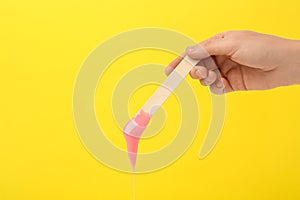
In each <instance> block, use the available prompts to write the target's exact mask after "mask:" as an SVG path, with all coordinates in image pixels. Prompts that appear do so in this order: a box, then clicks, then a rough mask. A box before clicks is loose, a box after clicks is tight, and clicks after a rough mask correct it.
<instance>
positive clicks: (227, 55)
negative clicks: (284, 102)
mask: <svg viewBox="0 0 300 200" xmlns="http://www.w3.org/2000/svg"><path fill="white" fill-rule="evenodd" d="M203 48H204V49H205V50H206V51H207V53H208V54H209V55H211V56H212V57H213V59H214V60H215V62H216V64H217V66H218V67H219V70H220V72H221V76H222V77H221V80H222V83H223V87H224V90H225V92H232V91H242V90H267V89H271V88H275V87H280V86H288V85H294V84H300V41H299V40H289V39H284V38H280V37H276V36H272V35H266V34H261V33H256V32H251V31H229V32H224V33H219V34H217V35H215V36H213V37H211V38H209V39H207V40H205V41H203V42H201V43H200V44H197V45H195V46H191V47H188V48H187V49H186V51H185V52H184V53H183V54H182V56H180V57H178V58H176V59H175V60H174V61H173V62H172V63H170V64H169V66H168V67H167V68H166V74H167V75H168V74H170V73H171V71H172V70H173V69H174V68H176V66H177V65H178V64H179V63H180V61H181V60H182V59H183V56H185V55H188V56H190V57H191V58H193V59H202V58H203V57H201V56H203V54H201V49H203ZM190 75H191V77H192V78H194V79H198V80H199V81H200V83H201V84H202V85H205V86H211V85H212V84H214V83H215V82H216V79H217V75H216V73H215V72H214V71H211V70H208V69H207V68H205V67H203V66H195V67H194V69H192V70H191V72H190Z"/></svg>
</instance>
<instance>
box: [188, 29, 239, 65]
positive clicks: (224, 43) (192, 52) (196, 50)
mask: <svg viewBox="0 0 300 200" xmlns="http://www.w3.org/2000/svg"><path fill="white" fill-rule="evenodd" d="M227 35H228V34H227V33H219V34H217V35H215V36H213V37H211V38H209V39H207V40H204V41H203V42H201V43H200V44H197V45H195V46H191V47H188V48H187V50H186V54H187V55H188V56H189V57H191V58H193V59H197V60H201V59H204V58H207V57H209V56H231V55H233V53H234V51H235V49H236V46H237V45H236V44H235V42H234V40H232V39H230V38H229V37H228V36H227Z"/></svg>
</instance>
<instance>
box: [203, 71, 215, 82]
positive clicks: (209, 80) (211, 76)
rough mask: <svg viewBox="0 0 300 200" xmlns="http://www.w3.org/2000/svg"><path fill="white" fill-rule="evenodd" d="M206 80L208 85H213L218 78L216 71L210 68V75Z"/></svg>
mask: <svg viewBox="0 0 300 200" xmlns="http://www.w3.org/2000/svg"><path fill="white" fill-rule="evenodd" d="M204 80H205V83H206V85H212V84H213V83H214V82H215V81H216V80H217V74H216V72H214V71H211V70H209V71H208V75H207V77H206V78H205V79H204Z"/></svg>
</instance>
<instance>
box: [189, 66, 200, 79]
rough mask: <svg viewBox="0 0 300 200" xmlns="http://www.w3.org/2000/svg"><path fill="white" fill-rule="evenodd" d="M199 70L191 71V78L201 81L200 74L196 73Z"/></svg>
mask: <svg viewBox="0 0 300 200" xmlns="http://www.w3.org/2000/svg"><path fill="white" fill-rule="evenodd" d="M196 71H197V69H196V68H195V67H193V69H191V71H190V76H191V77H192V78H193V79H199V76H198V74H197V73H196Z"/></svg>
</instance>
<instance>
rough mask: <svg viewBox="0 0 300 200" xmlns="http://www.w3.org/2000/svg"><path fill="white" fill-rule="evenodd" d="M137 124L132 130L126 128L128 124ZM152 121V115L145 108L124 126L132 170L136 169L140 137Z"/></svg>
mask: <svg viewBox="0 0 300 200" xmlns="http://www.w3.org/2000/svg"><path fill="white" fill-rule="evenodd" d="M132 121H133V122H134V124H137V125H136V126H135V127H134V128H132V127H131V128H132V129H130V132H128V131H127V130H126V128H127V126H128V124H131V125H132V124H133V123H132ZM149 121H150V115H149V114H148V113H146V112H144V111H143V110H141V111H140V112H139V113H138V114H137V115H136V116H135V117H134V118H132V119H131V120H130V121H129V122H128V123H127V125H126V126H125V127H124V130H123V133H124V137H125V139H126V143H127V151H128V157H129V160H130V164H131V167H132V171H134V170H135V164H136V157H137V151H138V145H139V141H140V137H141V135H142V133H143V131H144V130H145V128H146V127H147V125H148V123H149Z"/></svg>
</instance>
